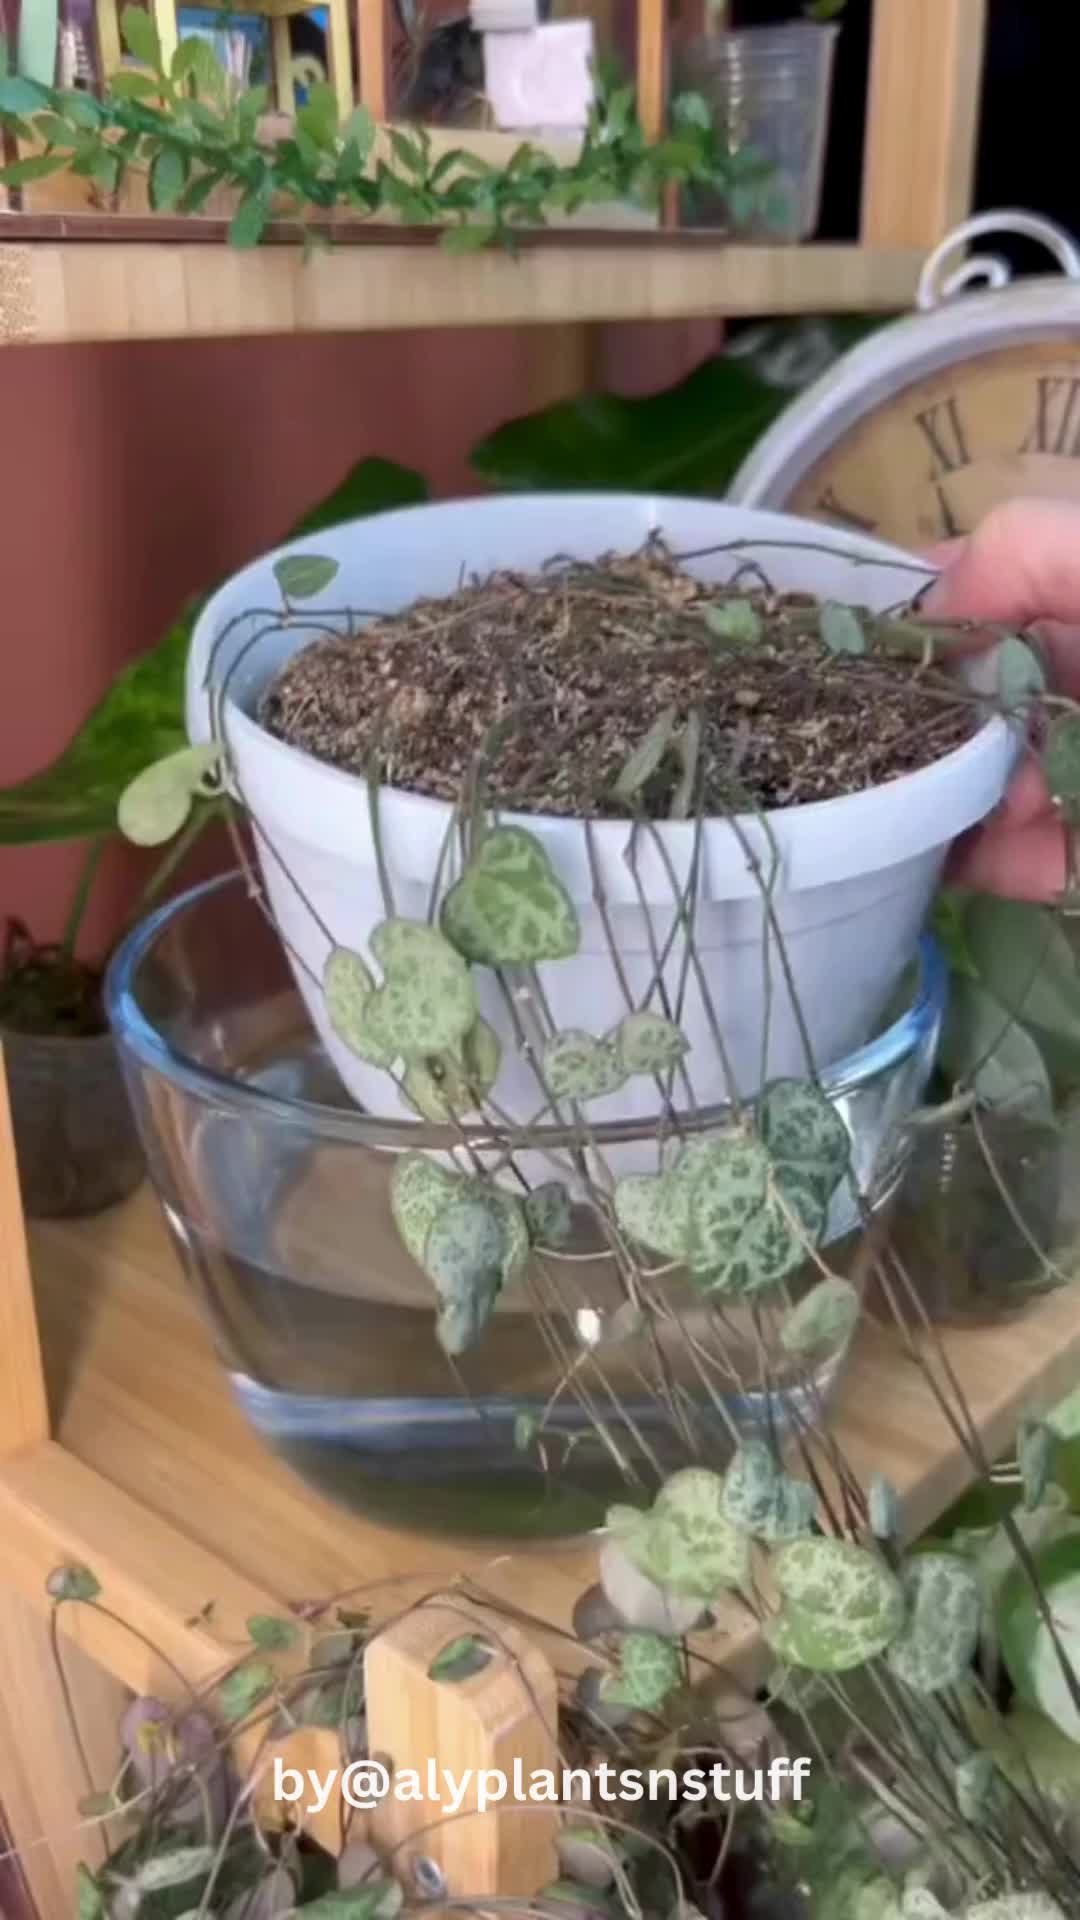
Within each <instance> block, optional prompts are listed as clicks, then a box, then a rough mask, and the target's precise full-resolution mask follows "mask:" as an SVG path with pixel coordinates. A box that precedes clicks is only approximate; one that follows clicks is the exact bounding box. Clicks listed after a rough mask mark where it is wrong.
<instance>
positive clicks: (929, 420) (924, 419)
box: [915, 395, 971, 480]
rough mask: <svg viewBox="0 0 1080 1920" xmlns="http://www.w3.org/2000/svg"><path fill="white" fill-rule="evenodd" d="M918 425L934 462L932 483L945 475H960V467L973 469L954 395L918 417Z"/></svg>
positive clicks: (917, 415)
mask: <svg viewBox="0 0 1080 1920" xmlns="http://www.w3.org/2000/svg"><path fill="white" fill-rule="evenodd" d="M915 423H916V425H917V426H918V427H919V429H920V431H921V432H922V434H923V435H924V437H925V439H926V443H927V445H928V447H929V448H930V452H931V454H932V455H933V458H934V462H935V465H934V470H933V472H932V474H931V479H933V480H940V479H941V476H942V475H943V474H946V473H958V472H959V470H960V468H961V467H967V466H970V464H971V455H970V453H969V452H968V444H967V438H966V435H965V433H964V423H963V421H962V420H961V418H960V409H959V407H958V406H957V403H956V397H955V395H953V396H952V397H951V398H950V399H948V400H942V401H939V402H938V404H937V405H936V406H933V407H927V408H926V409H925V411H924V412H923V413H917V414H916V415H915Z"/></svg>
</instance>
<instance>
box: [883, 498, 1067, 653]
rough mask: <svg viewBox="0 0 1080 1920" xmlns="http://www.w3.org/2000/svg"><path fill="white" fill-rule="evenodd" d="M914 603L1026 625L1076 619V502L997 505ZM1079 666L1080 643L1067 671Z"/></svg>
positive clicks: (928, 611)
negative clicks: (1072, 503)
mask: <svg viewBox="0 0 1080 1920" xmlns="http://www.w3.org/2000/svg"><path fill="white" fill-rule="evenodd" d="M942 558H943V560H944V562H945V565H944V571H943V572H942V573H940V574H939V575H938V578H937V579H936V580H935V581H934V582H933V584H932V585H931V586H930V587H929V588H928V590H927V592H926V593H925V594H924V596H923V598H922V600H921V601H920V603H919V612H920V614H922V615H923V616H925V617H927V618H930V619H937V620H992V621H996V622H1001V623H1003V624H1005V625H1008V626H1019V627H1026V626H1030V625H1031V624H1032V622H1033V621H1036V620H1057V621H1065V622H1068V623H1069V624H1071V625H1074V626H1080V506H1073V505H1071V504H1068V503H1066V502H1063V501H1055V500H1014V501H1010V502H1008V503H1007V504H1006V505H1004V506H1001V507H997V508H995V509H994V511H993V512H992V513H990V514H988V515H987V517H986V519H985V520H983V521H982V523H981V524H980V525H979V526H978V527H977V528H976V531H975V532H974V533H973V534H972V535H971V538H970V539H968V540H965V541H964V542H963V544H962V545H961V547H960V549H959V551H958V552H956V553H955V554H953V553H947V554H945V555H943V556H942ZM1078 672H1080V642H1078V644H1077V649H1076V654H1075V655H1074V661H1073V671H1072V675H1071V677H1072V678H1073V679H1075V678H1076V676H1077V673H1078Z"/></svg>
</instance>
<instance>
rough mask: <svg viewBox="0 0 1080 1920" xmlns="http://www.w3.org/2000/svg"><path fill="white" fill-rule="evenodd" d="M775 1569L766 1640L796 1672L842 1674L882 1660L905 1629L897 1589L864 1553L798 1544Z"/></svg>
mask: <svg viewBox="0 0 1080 1920" xmlns="http://www.w3.org/2000/svg"><path fill="white" fill-rule="evenodd" d="M772 1564H773V1573H774V1577H775V1581H776V1587H777V1591H778V1593H779V1595H780V1600H781V1609H780V1612H779V1613H778V1614H777V1615H775V1616H774V1618H773V1619H772V1620H771V1621H770V1622H769V1624H768V1626H767V1628H766V1634H767V1638H768V1641H769V1644H770V1646H771V1647H772V1648H773V1650H774V1652H776V1653H777V1654H778V1655H779V1656H780V1658H781V1659H783V1660H787V1661H789V1662H790V1664H791V1665H793V1666H800V1667H808V1668H809V1669H810V1670H811V1671H812V1672H815V1673H847V1672H849V1671H851V1670H852V1669H853V1668H855V1667H860V1666H862V1665H864V1663H865V1662H866V1661H867V1660H872V1659H874V1658H875V1657H876V1656H877V1655H878V1654H880V1653H883V1652H884V1651H885V1649H886V1647H887V1646H889V1644H890V1642H891V1641H893V1640H895V1638H896V1636H897V1634H898V1633H899V1632H900V1630H901V1628H902V1627H903V1624H904V1597H903V1593H902V1591H901V1587H900V1583H899V1581H897V1580H896V1579H895V1578H894V1576H893V1575H892V1574H891V1573H890V1571H889V1569H888V1568H887V1567H886V1566H885V1565H884V1564H883V1563H882V1562H881V1561H880V1560H879V1559H878V1558H877V1556H876V1555H875V1554H872V1553H870V1552H868V1551H867V1550H866V1549H865V1548H863V1547H857V1546H855V1545H853V1544H852V1543H851V1542H850V1541H847V1540H817V1539H813V1540H795V1541H793V1542H792V1543H791V1545H790V1546H785V1547H781V1548H780V1550H779V1551H778V1552H777V1553H776V1554H775V1555H774V1557H773V1563H772Z"/></svg>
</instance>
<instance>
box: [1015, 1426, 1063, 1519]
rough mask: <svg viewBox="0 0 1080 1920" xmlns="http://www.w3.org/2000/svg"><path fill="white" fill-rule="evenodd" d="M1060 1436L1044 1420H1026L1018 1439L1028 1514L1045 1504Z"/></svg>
mask: <svg viewBox="0 0 1080 1920" xmlns="http://www.w3.org/2000/svg"><path fill="white" fill-rule="evenodd" d="M1056 1445H1057V1436H1056V1434H1055V1433H1054V1431H1053V1428H1052V1427H1048V1426H1047V1424H1046V1422H1045V1420H1023V1421H1021V1423H1020V1432H1019V1436H1018V1439H1017V1448H1016V1454H1017V1460H1018V1463H1019V1466H1020V1478H1021V1482H1022V1487H1023V1495H1022V1501H1023V1508H1024V1512H1025V1513H1034V1512H1035V1509H1036V1508H1037V1507H1039V1506H1041V1505H1042V1502H1043V1498H1044V1496H1045V1494H1046V1489H1047V1487H1048V1486H1049V1484H1050V1474H1051V1470H1052V1468H1053V1464H1054V1450H1055V1447H1056Z"/></svg>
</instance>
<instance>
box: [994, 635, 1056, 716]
mask: <svg viewBox="0 0 1080 1920" xmlns="http://www.w3.org/2000/svg"><path fill="white" fill-rule="evenodd" d="M997 691H998V700H999V701H1000V703H1001V706H1002V708H1003V710H1004V711H1005V712H1006V713H1015V712H1016V711H1017V709H1018V708H1023V707H1028V706H1030V705H1031V702H1032V701H1033V700H1038V699H1039V698H1040V696H1041V695H1042V694H1044V693H1045V692H1046V674H1045V672H1044V671H1043V664H1042V661H1041V660H1040V659H1039V656H1038V654H1037V653H1036V652H1035V649H1034V648H1033V647H1030V646H1029V645H1028V643H1027V641H1026V640H1021V639H1020V636H1019V635H1018V634H1015V633H1010V634H1007V635H1006V637H1005V639H1004V640H1002V641H1001V643H1000V645H999V647H998V654H997Z"/></svg>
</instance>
